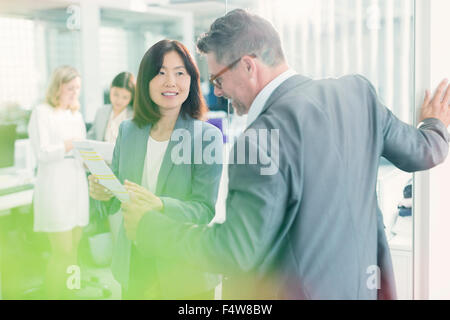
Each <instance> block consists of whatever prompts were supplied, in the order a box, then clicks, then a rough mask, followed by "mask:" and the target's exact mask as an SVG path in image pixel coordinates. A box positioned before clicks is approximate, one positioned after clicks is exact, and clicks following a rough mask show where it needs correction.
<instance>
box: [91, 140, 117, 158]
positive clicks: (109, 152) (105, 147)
mask: <svg viewBox="0 0 450 320" xmlns="http://www.w3.org/2000/svg"><path fill="white" fill-rule="evenodd" d="M86 141H87V142H89V143H90V144H91V146H92V147H93V148H94V149H95V151H97V152H98V153H99V154H100V155H101V156H102V158H103V159H104V160H105V161H106V163H111V162H112V158H113V152H114V143H111V142H104V141H97V140H86Z"/></svg>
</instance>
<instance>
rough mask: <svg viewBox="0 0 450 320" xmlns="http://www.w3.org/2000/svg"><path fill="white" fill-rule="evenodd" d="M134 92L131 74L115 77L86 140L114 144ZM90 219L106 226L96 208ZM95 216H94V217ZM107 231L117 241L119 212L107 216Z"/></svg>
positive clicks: (130, 114) (128, 113)
mask: <svg viewBox="0 0 450 320" xmlns="http://www.w3.org/2000/svg"><path fill="white" fill-rule="evenodd" d="M135 90H136V81H135V78H134V76H133V74H132V73H131V72H126V71H125V72H121V73H119V74H118V75H116V76H115V77H114V79H113V81H112V83H111V87H110V90H109V101H111V104H107V105H104V106H103V107H101V108H100V109H98V110H97V113H96V114H95V120H94V123H93V124H92V127H91V128H90V129H89V131H88V133H87V138H88V139H92V140H99V141H105V142H110V143H113V144H115V143H116V139H117V135H118V134H119V126H120V124H121V123H122V121H124V120H127V119H131V118H132V117H133V101H134V93H135ZM92 207H93V208H91V218H93V220H94V221H97V223H99V224H101V225H105V226H106V228H108V226H107V225H106V224H105V223H106V220H104V219H106V217H104V216H98V213H97V212H93V211H92V210H94V211H96V208H95V207H94V206H92ZM94 215H95V216H94ZM108 222H109V229H110V230H111V233H112V236H113V239H114V240H115V239H117V234H118V231H119V227H120V222H121V215H120V213H119V212H117V213H115V214H110V215H109V216H108Z"/></svg>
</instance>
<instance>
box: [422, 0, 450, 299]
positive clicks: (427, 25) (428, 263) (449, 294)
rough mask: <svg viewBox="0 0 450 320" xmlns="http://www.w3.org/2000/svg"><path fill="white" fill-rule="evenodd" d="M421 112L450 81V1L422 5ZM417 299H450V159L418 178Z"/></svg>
mask: <svg viewBox="0 0 450 320" xmlns="http://www.w3.org/2000/svg"><path fill="white" fill-rule="evenodd" d="M416 5H417V8H416V19H417V28H416V89H417V95H416V96H417V107H419V106H420V105H421V102H422V100H423V94H424V90H425V89H426V88H432V89H435V88H436V86H437V84H438V83H439V82H440V81H441V80H442V79H443V78H450V42H449V41H448V30H450V19H449V17H448V14H449V12H450V1H448V0H417V1H416ZM415 182H416V186H415V229H414V232H415V239H414V246H415V250H414V253H415V258H414V274H415V277H414V296H415V298H416V299H450V250H448V247H449V245H450V202H449V199H450V159H447V161H446V162H445V163H444V164H442V165H440V166H438V167H436V168H434V169H432V170H430V171H429V172H426V173H420V174H417V175H416V180H415Z"/></svg>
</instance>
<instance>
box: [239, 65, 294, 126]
mask: <svg viewBox="0 0 450 320" xmlns="http://www.w3.org/2000/svg"><path fill="white" fill-rule="evenodd" d="M296 74H297V72H295V71H294V70H293V69H288V70H286V71H285V72H283V73H282V74H280V75H279V76H278V77H276V78H275V79H273V80H272V81H270V82H269V83H268V84H267V85H266V86H265V87H264V88H263V89H262V90H261V91H260V92H259V93H258V95H257V96H256V98H255V100H253V102H252V105H251V106H250V110H249V111H248V115H247V128H248V127H249V126H250V125H251V124H252V123H253V121H255V120H256V118H258V116H259V115H260V113H261V111H262V109H263V108H264V105H265V104H266V102H267V100H269V98H270V96H271V95H272V93H273V92H274V91H275V89H277V88H278V87H279V86H280V85H281V84H282V83H283V82H284V81H286V80H287V79H289V78H290V77H292V76H294V75H296Z"/></svg>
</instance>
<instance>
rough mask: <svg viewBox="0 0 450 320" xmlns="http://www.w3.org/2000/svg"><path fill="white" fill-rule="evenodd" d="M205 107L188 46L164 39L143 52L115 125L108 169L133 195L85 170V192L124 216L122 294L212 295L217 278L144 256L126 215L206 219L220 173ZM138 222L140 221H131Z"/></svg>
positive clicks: (117, 268) (216, 138) (119, 257)
mask: <svg viewBox="0 0 450 320" xmlns="http://www.w3.org/2000/svg"><path fill="white" fill-rule="evenodd" d="M206 110H207V108H206V105H205V102H204V99H203V97H202V95H201V91H200V80H199V71H198V68H197V66H196V64H195V62H194V59H193V58H192V56H191V55H190V53H189V52H188V50H187V49H186V47H185V46H184V45H183V44H181V43H180V42H178V41H171V40H162V41H160V42H158V43H156V44H155V45H153V46H152V47H151V48H150V49H149V50H148V51H147V53H146V54H145V55H144V57H143V59H142V62H141V65H140V68H139V74H138V77H137V84H136V95H135V101H134V117H133V119H132V120H126V121H124V122H123V123H122V124H121V126H120V129H119V135H118V137H117V141H116V146H115V149H114V156H113V161H112V169H113V172H114V173H115V174H116V176H117V177H118V178H119V180H120V181H121V182H122V183H124V184H125V186H126V188H127V189H128V190H129V192H130V195H131V200H130V201H129V202H125V203H122V204H121V203H120V201H119V200H117V198H114V197H112V194H111V193H110V192H109V191H107V190H105V189H103V187H101V186H100V185H99V184H97V183H96V182H95V178H93V177H92V176H91V177H89V181H90V195H91V197H92V198H94V199H96V200H100V201H98V202H97V203H98V204H100V206H99V207H100V208H101V209H102V210H103V212H106V213H108V214H112V213H114V212H116V211H117V210H119V209H120V208H122V211H123V214H124V217H125V219H124V221H123V223H122V226H121V228H120V231H119V236H118V240H117V243H116V245H115V249H114V254H113V262H112V271H113V274H114V276H115V278H116V279H117V281H119V283H120V284H121V285H122V289H123V290H122V293H123V297H124V298H126V299H196V298H200V299H213V298H214V288H215V286H216V285H217V283H218V281H217V277H215V276H212V275H209V274H205V273H203V272H202V271H201V270H197V269H195V268H193V267H190V266H188V265H181V264H179V263H178V262H177V261H176V259H172V260H162V259H159V258H158V259H155V258H144V257H143V256H142V255H141V254H140V253H139V252H138V251H137V250H136V246H135V244H134V241H133V240H134V237H135V232H136V228H135V227H131V224H132V223H130V222H129V221H128V220H127V216H128V214H129V213H130V216H136V212H139V214H138V215H140V216H141V215H143V214H145V212H148V211H150V210H157V211H160V213H161V214H164V215H167V216H170V217H172V218H174V219H177V220H181V221H186V222H193V223H196V224H208V223H209V222H210V221H211V220H212V218H213V217H214V207H215V202H216V199H217V193H218V188H219V182H220V177H221V173H222V165H221V163H222V162H221V161H222V135H221V133H220V131H219V130H218V129H217V128H216V127H214V126H212V125H210V124H209V123H206V122H204V121H202V120H203V119H204V116H205V112H206ZM137 226H138V225H137Z"/></svg>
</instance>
